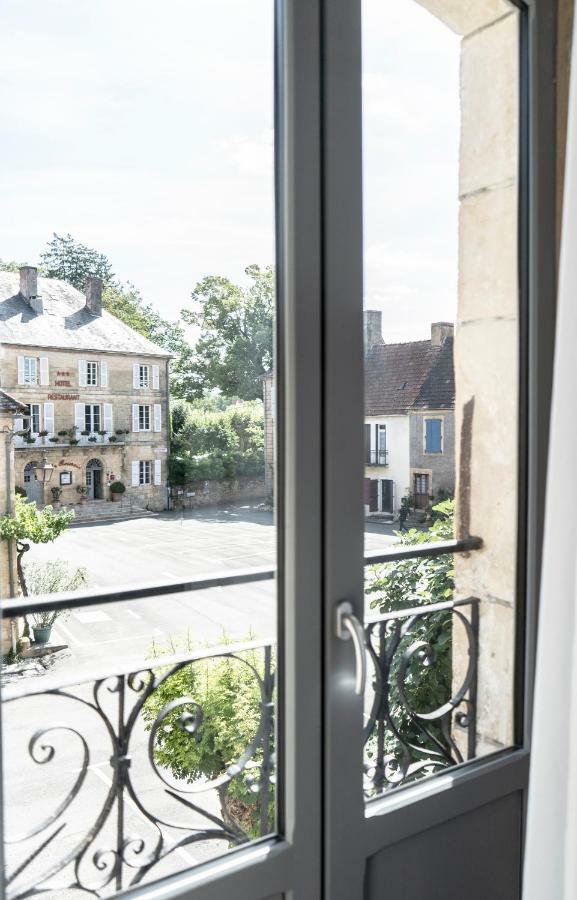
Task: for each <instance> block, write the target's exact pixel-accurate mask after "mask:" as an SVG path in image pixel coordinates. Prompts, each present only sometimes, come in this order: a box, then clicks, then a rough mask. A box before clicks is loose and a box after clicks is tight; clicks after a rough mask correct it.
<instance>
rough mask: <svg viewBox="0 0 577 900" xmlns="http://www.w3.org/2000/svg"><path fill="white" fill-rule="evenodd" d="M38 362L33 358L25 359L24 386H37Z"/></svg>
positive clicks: (26, 357)
mask: <svg viewBox="0 0 577 900" xmlns="http://www.w3.org/2000/svg"><path fill="white" fill-rule="evenodd" d="M37 372H38V366H37V360H36V359H35V358H34V357H33V356H25V357H24V384H37V382H38V376H37Z"/></svg>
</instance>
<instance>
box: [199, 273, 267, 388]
mask: <svg viewBox="0 0 577 900" xmlns="http://www.w3.org/2000/svg"><path fill="white" fill-rule="evenodd" d="M245 271H246V274H247V276H248V277H249V279H250V284H249V286H248V287H247V288H243V287H240V286H239V285H236V284H234V283H233V282H232V281H230V280H229V279H228V278H223V277H221V276H216V275H210V276H208V277H207V278H204V279H203V280H202V281H200V282H199V283H198V284H197V285H196V287H195V289H194V291H193V292H192V295H191V296H192V301H193V304H194V308H193V309H183V310H182V313H181V315H182V318H183V320H184V321H185V322H187V323H188V324H190V325H194V326H196V327H198V328H200V336H199V338H198V341H197V343H196V346H195V361H194V366H193V369H194V373H195V379H193V381H192V382H191V385H190V389H191V392H190V393H189V394H188V395H187V396H189V397H191V396H197V397H201V396H203V395H205V394H206V393H207V392H209V391H211V390H214V389H217V390H219V391H221V392H222V393H223V394H224V395H225V396H226V397H233V396H234V397H240V398H241V399H243V400H255V399H257V398H258V397H260V396H261V393H262V385H261V382H260V378H261V376H262V375H264V373H265V372H267V371H268V370H269V369H270V368H271V366H272V359H273V313H274V295H275V288H274V272H273V269H272V267H271V266H267V267H266V268H264V269H261V268H260V267H259V266H257V265H252V266H249V267H248V268H247V269H246V270H245Z"/></svg>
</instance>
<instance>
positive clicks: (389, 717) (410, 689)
mask: <svg viewBox="0 0 577 900" xmlns="http://www.w3.org/2000/svg"><path fill="white" fill-rule="evenodd" d="M455 627H460V628H462V630H463V632H462V633H463V635H464V638H465V645H464V646H466V649H467V655H468V659H467V665H466V671H465V673H464V675H463V676H462V677H461V680H460V683H459V684H455V683H454V669H453V665H452V659H451V657H450V656H449V658H448V665H446V666H445V673H446V676H447V675H448V677H446V682H447V683H445V684H441V686H440V687H439V686H438V684H437V685H436V687H437V692H436V695H435V692H434V691H431V690H430V689H429V690H427V682H426V679H427V677H429V680H431V678H435V677H436V676H437V675H438V672H436V668H437V670H439V669H442V668H443V665H442V659H443V654H447V653H449V654H450V653H451V649H452V647H453V646H454V643H453V639H452V632H453V629H454V628H455ZM447 632H449V633H450V638H451V640H450V641H449V642H447V641H446V639H445V643H444V644H443V643H442V639H441V638H442V635H443V633H445V634H447ZM365 642H366V648H367V653H368V655H369V658H370V661H371V663H372V666H373V673H374V677H373V680H372V689H371V692H370V693H369V692H367V698H366V714H365V727H364V741H365V765H364V781H365V794H366V797H367V799H374V798H376V797H379V796H382V795H383V794H385V793H386V792H388V791H390V790H392V789H395V788H398V787H401V786H403V785H407V784H410V783H412V782H414V781H416V780H418V779H420V778H423V777H425V776H427V775H432V774H434V773H437V772H440V771H442V770H444V769H446V768H449V767H450V766H454V765H457V764H459V763H461V762H463V761H464V760H465V759H472V758H473V757H474V756H475V743H476V693H477V653H478V600H477V599H476V598H469V599H468V600H464V601H447V602H445V603H435V604H432V605H430V606H429V607H427V606H423V607H419V608H415V609H412V610H401V611H398V612H391V613H385V614H383V615H381V616H377V617H375V618H374V619H373V620H371V621H370V622H369V623H368V625H367V626H366V627H365ZM439 694H441V702H436V703H435V702H433V703H431V697H435V696H437V698H438V695H439ZM427 700H428V701H429V705H426V702H427Z"/></svg>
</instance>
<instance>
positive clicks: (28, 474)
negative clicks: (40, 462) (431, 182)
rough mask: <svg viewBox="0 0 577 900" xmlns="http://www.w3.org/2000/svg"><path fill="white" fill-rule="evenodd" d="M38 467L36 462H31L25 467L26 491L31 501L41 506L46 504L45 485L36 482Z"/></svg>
mask: <svg viewBox="0 0 577 900" xmlns="http://www.w3.org/2000/svg"><path fill="white" fill-rule="evenodd" d="M36 465H37V463H36V462H29V463H26V465H25V466H24V490H25V491H26V496H27V497H28V499H29V500H34V501H35V502H36V503H37V504H38V506H41V505H42V504H43V503H44V485H43V484H42V482H41V481H36V475H35V474H34V469H35V468H36Z"/></svg>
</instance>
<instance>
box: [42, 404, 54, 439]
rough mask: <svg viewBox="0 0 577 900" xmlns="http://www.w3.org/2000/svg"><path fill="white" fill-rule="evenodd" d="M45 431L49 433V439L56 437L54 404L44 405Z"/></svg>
mask: <svg viewBox="0 0 577 900" xmlns="http://www.w3.org/2000/svg"><path fill="white" fill-rule="evenodd" d="M43 430H44V431H48V432H49V437H54V404H53V403H45V404H44V424H43Z"/></svg>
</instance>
